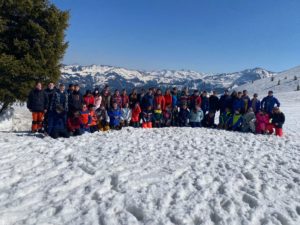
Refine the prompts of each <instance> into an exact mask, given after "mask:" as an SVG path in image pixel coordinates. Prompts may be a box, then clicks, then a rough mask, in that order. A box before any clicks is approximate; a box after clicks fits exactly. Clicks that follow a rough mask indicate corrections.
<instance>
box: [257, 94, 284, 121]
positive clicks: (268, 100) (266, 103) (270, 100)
mask: <svg viewBox="0 0 300 225" xmlns="http://www.w3.org/2000/svg"><path fill="white" fill-rule="evenodd" d="M275 105H276V106H277V107H280V102H279V101H278V99H277V98H275V97H274V96H273V91H269V92H268V96H266V97H264V98H263V100H262V101H261V109H262V110H264V111H265V112H267V113H268V114H269V116H271V115H272V110H273V108H274V107H275Z"/></svg>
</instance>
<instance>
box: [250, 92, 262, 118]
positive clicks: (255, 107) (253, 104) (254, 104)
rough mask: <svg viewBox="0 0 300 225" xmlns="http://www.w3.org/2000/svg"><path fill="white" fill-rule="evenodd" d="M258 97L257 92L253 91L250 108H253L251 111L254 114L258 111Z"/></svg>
mask: <svg viewBox="0 0 300 225" xmlns="http://www.w3.org/2000/svg"><path fill="white" fill-rule="evenodd" d="M257 97H258V94H257V93H255V94H254V95H253V98H252V99H251V101H250V108H252V109H253V112H254V113H255V114H256V113H258V112H259V110H260V100H259V99H258V98H257Z"/></svg>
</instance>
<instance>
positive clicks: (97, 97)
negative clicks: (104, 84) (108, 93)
mask: <svg viewBox="0 0 300 225" xmlns="http://www.w3.org/2000/svg"><path fill="white" fill-rule="evenodd" d="M93 95H94V99H95V110H97V109H99V108H100V106H101V102H102V96H101V95H100V92H99V89H98V88H95V90H94V93H93Z"/></svg>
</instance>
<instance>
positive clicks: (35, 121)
mask: <svg viewBox="0 0 300 225" xmlns="http://www.w3.org/2000/svg"><path fill="white" fill-rule="evenodd" d="M43 121H44V112H32V127H31V130H32V132H36V131H38V130H41V129H42V128H43Z"/></svg>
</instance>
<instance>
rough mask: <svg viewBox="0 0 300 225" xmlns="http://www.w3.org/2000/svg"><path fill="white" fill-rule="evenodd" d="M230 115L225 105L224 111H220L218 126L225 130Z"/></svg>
mask: <svg viewBox="0 0 300 225" xmlns="http://www.w3.org/2000/svg"><path fill="white" fill-rule="evenodd" d="M230 117H231V111H230V108H228V107H226V108H225V111H224V112H220V117H219V125H218V128H219V129H225V130H227V126H228V121H229V119H230Z"/></svg>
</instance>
